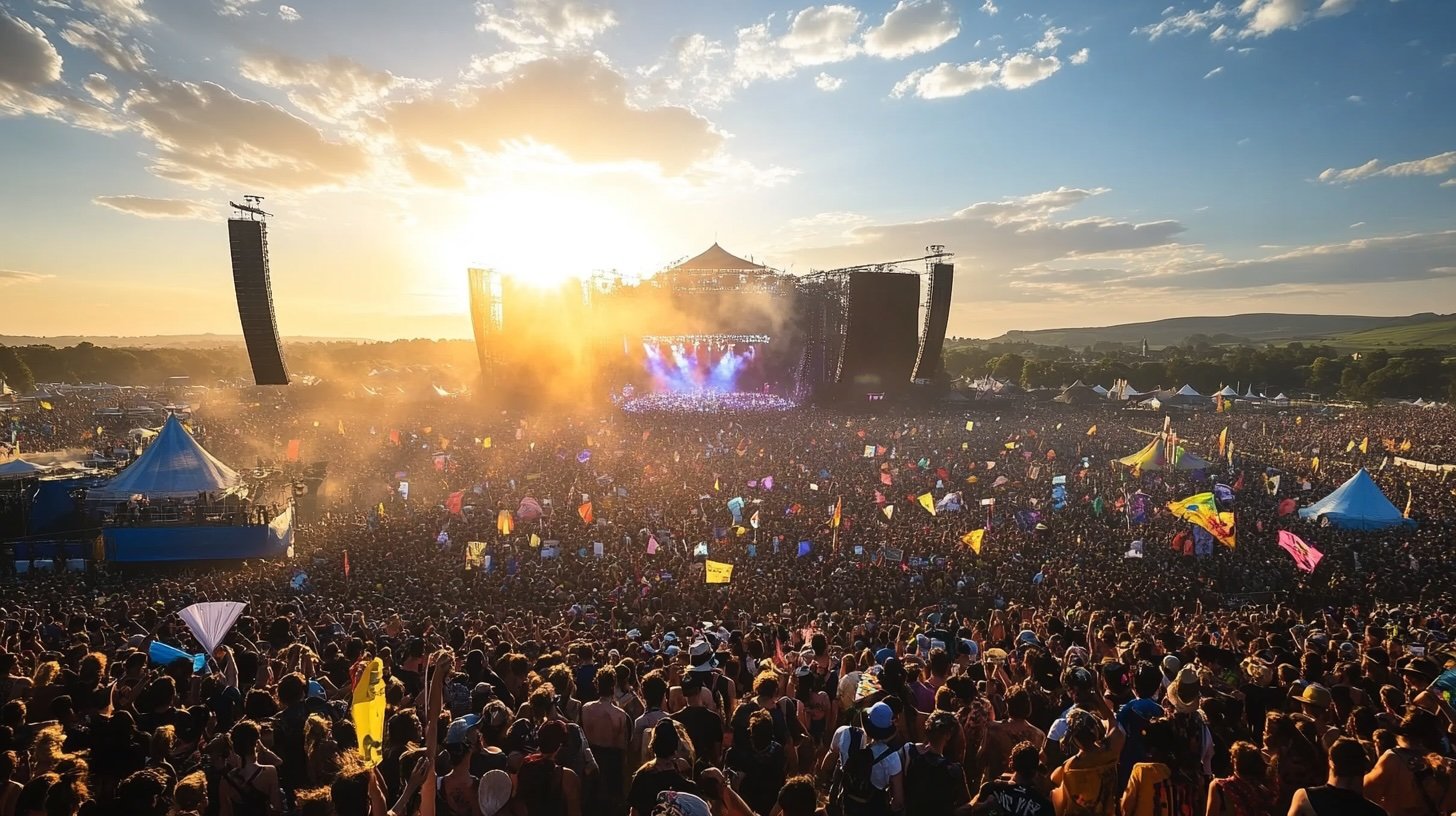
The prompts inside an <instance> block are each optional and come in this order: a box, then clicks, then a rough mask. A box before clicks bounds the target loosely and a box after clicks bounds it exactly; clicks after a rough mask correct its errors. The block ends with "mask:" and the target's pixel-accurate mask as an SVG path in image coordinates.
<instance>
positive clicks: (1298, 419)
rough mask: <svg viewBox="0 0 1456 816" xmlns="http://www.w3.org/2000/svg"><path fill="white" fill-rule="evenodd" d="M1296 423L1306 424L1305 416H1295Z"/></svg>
mask: <svg viewBox="0 0 1456 816" xmlns="http://www.w3.org/2000/svg"><path fill="white" fill-rule="evenodd" d="M1294 424H1295V425H1303V424H1304V417H1302V416H1299V417H1295V418H1294Z"/></svg>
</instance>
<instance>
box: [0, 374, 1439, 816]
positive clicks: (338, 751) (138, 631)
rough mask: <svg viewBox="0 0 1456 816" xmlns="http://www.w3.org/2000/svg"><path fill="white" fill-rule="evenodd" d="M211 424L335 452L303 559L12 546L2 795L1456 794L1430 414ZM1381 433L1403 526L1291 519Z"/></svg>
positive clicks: (266, 442)
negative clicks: (71, 552)
mask: <svg viewBox="0 0 1456 816" xmlns="http://www.w3.org/2000/svg"><path fill="white" fill-rule="evenodd" d="M66 411H76V412H78V413H79V414H82V415H84V412H85V409H84V408H77V407H75V406H57V408H56V409H55V411H54V412H53V413H56V414H64V413H65V412H66ZM35 421H37V422H39V421H47V422H50V423H51V430H50V432H49V433H45V434H42V433H39V432H37V430H36V428H35V427H34V426H33V425H32V426H27V427H26V428H25V429H24V432H25V434H26V443H27V445H28V449H38V448H39V447H40V446H43V445H47V444H49V445H51V446H54V447H65V446H69V445H85V444H88V442H87V440H86V439H85V438H83V437H82V436H81V434H83V433H91V432H94V430H95V429H94V428H92V427H91V423H90V422H87V421H83V420H79V419H78V420H77V421H74V422H69V423H61V422H58V421H57V417H55V416H41V417H39V419H37V420H35ZM192 423H193V426H194V428H195V430H196V435H197V436H198V438H199V440H200V441H202V442H203V444H204V445H206V447H207V448H208V449H209V450H210V451H211V452H213V453H214V454H215V455H217V456H218V457H219V458H220V459H222V460H223V461H225V462H228V463H230V464H232V465H233V466H234V467H239V468H240V469H242V470H249V469H251V467H252V466H253V465H254V464H255V462H256V463H258V464H263V465H271V464H275V463H270V462H258V461H257V460H260V459H274V460H282V459H283V458H284V454H283V451H285V450H289V449H290V448H291V449H292V450H294V451H297V452H299V455H298V456H297V457H296V458H297V459H298V461H297V462H296V463H287V462H278V463H277V464H279V465H280V466H281V467H283V468H285V469H287V468H301V467H302V466H303V465H304V464H305V463H307V462H317V461H327V462H328V467H327V470H328V474H329V475H328V478H327V479H326V480H325V482H324V487H323V490H322V492H321V493H320V494H319V495H316V496H309V497H307V502H304V501H303V499H301V500H300V508H301V510H300V512H301V513H302V514H303V519H302V523H301V524H300V526H299V529H298V531H297V536H296V541H295V547H296V553H295V557H294V558H292V559H290V560H286V561H282V560H280V561H276V562H248V563H242V564H237V563H232V564H216V565H190V566H186V567H180V568H179V567H171V568H168V567H149V568H146V569H139V568H137V569H130V570H125V571H123V570H116V569H111V570H108V569H101V568H93V569H91V570H89V571H87V572H85V573H74V572H73V573H59V574H57V573H51V572H46V571H34V572H29V573H26V574H22V575H19V576H12V577H8V578H6V579H4V580H5V583H4V584H3V587H4V588H3V592H0V619H3V620H4V632H3V635H0V703H3V705H0V816H79V815H80V814H86V815H87V816H91V814H95V815H96V816H105V815H106V814H128V816H130V815H131V814H140V815H141V816H153V815H155V816H164V815H165V816H170V815H171V814H189V816H190V815H191V814H197V815H198V816H201V814H208V815H209V816H211V815H212V814H220V816H282V814H301V815H303V814H307V815H309V816H315V815H316V816H332V815H334V814H337V816H386V814H388V815H389V816H412V815H413V814H424V816H496V814H511V815H513V816H578V815H579V814H583V813H591V814H602V816H622V814H630V816H649V814H651V815H652V816H706V815H707V814H717V815H720V816H721V815H722V814H730V815H732V816H753V815H754V814H757V816H772V815H773V814H781V815H782V816H814V815H816V814H819V813H827V814H830V815H831V816H889V814H908V815H909V816H921V815H922V814H923V815H924V816H940V815H941V814H964V813H972V814H1008V815H1009V814H1015V815H1016V816H1052V815H1053V814H1056V816H1115V815H1116V814H1121V815H1122V816H1203V815H1204V814H1206V815H1207V816H1261V815H1263V814H1276V815H1277V816H1284V814H1306V815H1308V814H1314V815H1315V816H1331V815H1332V814H1355V815H1358V814H1367V813H1368V814H1381V813H1386V814H1391V815H1392V816H1447V815H1448V814H1452V813H1456V747H1453V743H1452V736H1453V734H1456V711H1453V709H1452V707H1451V701H1450V691H1449V690H1448V687H1450V688H1456V681H1452V680H1451V678H1452V677H1453V676H1456V675H1448V674H1447V673H1446V672H1447V670H1448V668H1449V667H1452V666H1456V655H1453V652H1452V651H1451V650H1450V649H1451V644H1450V643H1449V641H1450V638H1451V635H1452V634H1456V598H1453V594H1452V586H1453V579H1456V559H1452V557H1451V556H1450V555H1449V554H1448V544H1449V542H1450V541H1451V538H1452V532H1453V522H1456V491H1453V488H1456V480H1453V481H1452V482H1450V483H1448V482H1447V481H1446V479H1445V474H1443V473H1440V472H1422V471H1418V470H1413V469H1410V468H1407V467H1402V466H1400V465H1397V464H1395V461H1394V456H1395V455H1396V454H1398V455H1400V456H1402V457H1408V458H1412V459H1423V460H1425V461H1431V462H1443V461H1446V460H1447V459H1449V458H1450V456H1449V453H1445V452H1443V450H1442V445H1443V444H1445V441H1446V440H1449V439H1453V438H1456V415H1453V413H1452V412H1451V411H1450V410H1449V409H1431V410H1421V409H1412V408H1378V409H1358V410H1357V409H1351V410H1348V411H1345V412H1344V413H1338V412H1334V411H1328V410H1323V411H1322V410H1314V409H1299V408H1291V409H1284V410H1281V411H1267V412H1252V411H1249V412H1244V413H1240V412H1231V413H1214V412H1213V411H1211V410H1210V411H1206V412H1201V413H1198V414H1193V415H1188V416H1182V417H1177V418H1176V419H1175V420H1174V421H1173V424H1172V428H1173V429H1174V430H1175V431H1176V433H1177V434H1178V435H1179V441H1178V443H1177V444H1178V445H1181V446H1183V447H1184V448H1185V449H1186V450H1187V451H1190V452H1196V453H1197V454H1198V455H1201V456H1203V457H1204V458H1205V459H1207V460H1208V461H1209V462H1210V463H1211V464H1210V465H1209V466H1208V467H1206V468H1201V469H1196V470H1189V471H1176V472H1164V471H1143V470H1141V469H1137V468H1127V467H1123V466H1120V465H1117V464H1116V460H1117V459H1118V458H1120V457H1124V456H1127V455H1128V454H1131V453H1133V452H1134V451H1137V450H1138V449H1140V448H1142V447H1143V446H1145V445H1147V444H1149V443H1150V442H1153V441H1154V440H1155V439H1157V437H1156V434H1157V433H1158V432H1159V431H1160V430H1161V429H1162V427H1163V417H1162V416H1161V415H1154V414H1139V413H1134V412H1120V411H1116V410H1115V409H1114V408H1113V407H1112V406H1107V407H1102V406H1097V407H1092V408H1087V407H1071V406H1061V405H1034V404H1026V403H1008V404H993V405H989V406H983V405H980V404H977V405H974V406H971V407H968V408H963V409H959V410H956V411H947V410H942V409H933V410H931V409H917V410H909V409H906V408H903V407H899V408H896V407H877V408H876V409H875V410H874V411H873V412H869V411H864V412H842V411H828V410H823V409H817V408H802V409H796V410H793V411H789V412H785V413H769V414H765V413H757V412H754V413H743V414H733V413H693V412H690V411H686V410H681V411H669V412H649V413H628V412H613V413H610V414H601V415H597V414H591V415H588V414H583V415H580V416H559V415H531V416H522V415H515V414H499V415H493V414H488V413H487V414H483V413H482V411H481V410H480V409H479V408H478V407H477V406H474V405H471V404H469V403H466V402H463V401H462V402H459V403H456V402H451V401H440V402H438V403H431V404H423V405H417V406H411V407H409V408H408V409H401V408H398V407H396V408H395V409H393V410H382V409H377V408H370V407H367V406H354V407H350V408H347V409H343V410H341V409H338V408H337V407H333V408H329V409H321V408H318V407H306V406H298V405H289V404H286V403H284V404H278V405H273V404H265V405H247V404H240V405H237V406H228V408H227V410H221V409H219V410H217V411H213V410H210V408H209V406H207V405H203V406H202V407H201V408H200V409H199V410H198V411H197V412H196V413H195V414H194V416H193V417H192ZM67 428H69V429H70V430H69V431H67V430H65V429H67ZM1225 428H1227V429H1228V430H1227V434H1226V436H1225V437H1224V440H1223V442H1222V443H1221V442H1220V439H1219V437H1220V432H1222V431H1224V429H1225ZM68 434H70V436H68ZM292 440H298V444H297V445H293V446H291V445H290V442H291V441H292ZM1362 443H1363V444H1362ZM1362 448H1363V450H1362ZM1315 459H1318V460H1319V461H1318V462H1317V463H1316V462H1315V461H1313V460H1315ZM1360 467H1365V468H1367V469H1368V470H1369V471H1370V472H1371V473H1372V475H1373V476H1374V477H1375V480H1376V482H1377V484H1379V485H1380V487H1381V488H1382V490H1383V491H1384V492H1385V494H1386V495H1387V496H1388V497H1390V499H1391V500H1392V501H1393V502H1395V504H1396V505H1397V507H1401V508H1408V513H1409V516H1410V518H1411V519H1412V520H1413V521H1414V522H1415V524H1414V525H1410V526H1402V527H1396V528H1393V529H1388V530H1379V531H1360V530H1349V529H1340V528H1338V527H1337V526H1333V525H1326V524H1321V523H1319V522H1318V521H1315V520H1304V519H1301V518H1300V517H1299V514H1298V513H1297V512H1291V510H1292V509H1293V508H1296V507H1300V506H1305V505H1308V504H1310V503H1311V502H1313V501H1314V500H1317V499H1319V498H1322V497H1323V496H1325V495H1327V494H1328V493H1329V492H1330V491H1331V490H1333V489H1334V488H1335V487H1337V486H1338V485H1339V484H1340V483H1342V482H1344V481H1345V480H1346V479H1347V478H1349V477H1350V476H1351V475H1352V474H1353V473H1355V472H1356V470H1357V469H1358V468H1360ZM402 483H403V485H402ZM1215 483H1217V484H1221V485H1224V486H1225V488H1226V490H1227V492H1226V493H1225V494H1224V495H1225V496H1229V495H1231V496H1232V498H1231V499H1229V498H1225V499H1224V500H1223V501H1222V502H1221V504H1222V505H1226V506H1227V508H1228V509H1230V510H1231V511H1232V512H1233V513H1234V516H1235V519H1236V522H1235V531H1236V542H1235V544H1234V546H1232V547H1230V546H1224V545H1217V546H1215V547H1213V548H1212V550H1211V551H1209V550H1204V549H1199V550H1197V551H1194V550H1192V549H1190V548H1188V547H1187V546H1185V545H1184V544H1182V543H1180V542H1183V541H1186V538H1187V536H1186V533H1187V530H1188V527H1189V525H1188V524H1187V523H1186V522H1184V521H1181V520H1179V519H1178V518H1177V517H1176V516H1175V515H1174V514H1173V513H1171V512H1169V510H1168V509H1167V507H1166V506H1167V505H1168V504H1169V503H1170V502H1173V503H1176V502H1177V501H1178V500H1180V499H1183V498H1184V497H1185V496H1188V495H1190V494H1195V493H1200V492H1204V491H1209V490H1211V489H1212V488H1213V485H1214V484H1215ZM1057 488H1061V489H1060V490H1057ZM305 504H306V505H307V508H306V511H305V510H304V507H305ZM976 531H981V532H980V533H979V535H976V536H970V535H968V534H970V533H974V532H976ZM1281 531H1289V532H1293V533H1295V534H1297V535H1298V536H1300V538H1301V539H1302V540H1303V541H1306V542H1308V543H1309V545H1311V546H1314V547H1317V548H1318V549H1319V550H1321V551H1322V552H1323V560H1321V561H1320V562H1319V563H1318V565H1317V566H1316V568H1315V569H1314V571H1313V572H1305V571H1303V570H1301V569H1298V568H1297V566H1296V564H1295V562H1294V559H1292V558H1291V557H1290V555H1289V554H1288V553H1286V552H1285V550H1283V549H1281V548H1280V547H1279V546H1277V545H1276V540H1277V536H1278V534H1279V533H1280V532H1281ZM972 542H974V546H973V544H972ZM199 546H205V543H204V542H199ZM710 561H711V562H712V564H711V565H710V564H709V562H710ZM724 565H731V567H732V569H731V573H730V574H728V575H726V579H727V580H723V578H724V577H725V576H724V575H723V573H722V572H721V570H722V569H723V568H724ZM709 566H712V567H713V568H714V570H715V573H714V574H715V575H716V576H718V578H717V580H719V581H721V582H720V583H709V582H708V580H707V577H708V568H709ZM218 601H236V602H243V603H246V604H247V608H246V611H245V612H244V614H243V615H242V617H240V618H239V619H238V620H237V622H236V624H235V625H234V626H232V627H231V629H230V630H228V632H227V634H226V637H225V638H224V639H223V640H222V642H221V643H220V644H219V645H218V646H217V648H216V649H214V650H212V652H211V653H210V654H205V655H198V657H197V658H196V659H193V658H191V657H190V655H193V654H195V653H198V652H201V651H202V647H201V646H200V645H199V644H198V641H197V639H196V637H195V635H194V632H193V631H192V630H191V629H190V628H189V627H188V625H186V624H185V623H184V622H183V621H182V620H181V619H179V617H178V616H177V614H176V613H177V612H178V611H179V610H181V609H183V608H185V607H188V606H189V605H191V604H194V603H199V602H218ZM158 645H165V646H167V647H174V651H171V652H168V651H166V650H163V651H162V652H161V654H175V650H181V652H182V653H183V654H184V655H185V656H184V657H182V658H179V659H156V658H155V656H156V655H157V654H159V652H158V650H157V648H156V646H158ZM375 661H378V662H377V663H375ZM371 666H379V667H382V672H381V674H380V677H379V678H378V679H379V680H380V681H381V682H382V684H383V688H384V692H383V696H384V709H385V716H384V723H385V724H384V728H383V732H382V734H381V735H379V736H378V737H376V736H375V735H374V734H372V733H371V732H370V729H369V728H367V727H365V726H364V725H363V724H362V722H356V719H357V718H356V715H355V707H354V705H353V703H354V702H355V701H356V700H357V699H358V696H357V694H356V691H357V690H358V689H357V687H358V686H359V684H360V683H368V682H370V677H371V675H370V667H371Z"/></svg>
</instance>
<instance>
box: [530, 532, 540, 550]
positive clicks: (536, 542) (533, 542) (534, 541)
mask: <svg viewBox="0 0 1456 816" xmlns="http://www.w3.org/2000/svg"><path fill="white" fill-rule="evenodd" d="M539 546H541V536H538V535H536V534H535V533H531V549H533V550H534V549H536V548H537V547H539Z"/></svg>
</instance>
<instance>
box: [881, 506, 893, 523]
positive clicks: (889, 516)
mask: <svg viewBox="0 0 1456 816" xmlns="http://www.w3.org/2000/svg"><path fill="white" fill-rule="evenodd" d="M880 512H881V513H884V514H885V521H892V520H894V518H895V505H893V504H887V505H885V506H884V507H881V508H880Z"/></svg>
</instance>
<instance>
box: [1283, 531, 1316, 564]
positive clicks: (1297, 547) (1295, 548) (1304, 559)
mask: <svg viewBox="0 0 1456 816" xmlns="http://www.w3.org/2000/svg"><path fill="white" fill-rule="evenodd" d="M1279 548H1280V549H1282V550H1284V551H1285V552H1287V553H1289V555H1290V557H1292V558H1293V559H1294V566H1295V567H1296V568H1298V569H1300V570H1302V571H1303V572H1314V568H1315V567H1318V566H1319V562H1320V561H1321V560H1322V559H1323V558H1324V557H1325V554H1324V553H1322V552H1320V551H1319V550H1316V549H1315V548H1314V547H1311V546H1309V545H1308V544H1306V543H1304V539H1302V538H1300V537H1299V536H1297V535H1295V534H1294V533H1291V532H1289V531H1288V530H1280V531H1279Z"/></svg>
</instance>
